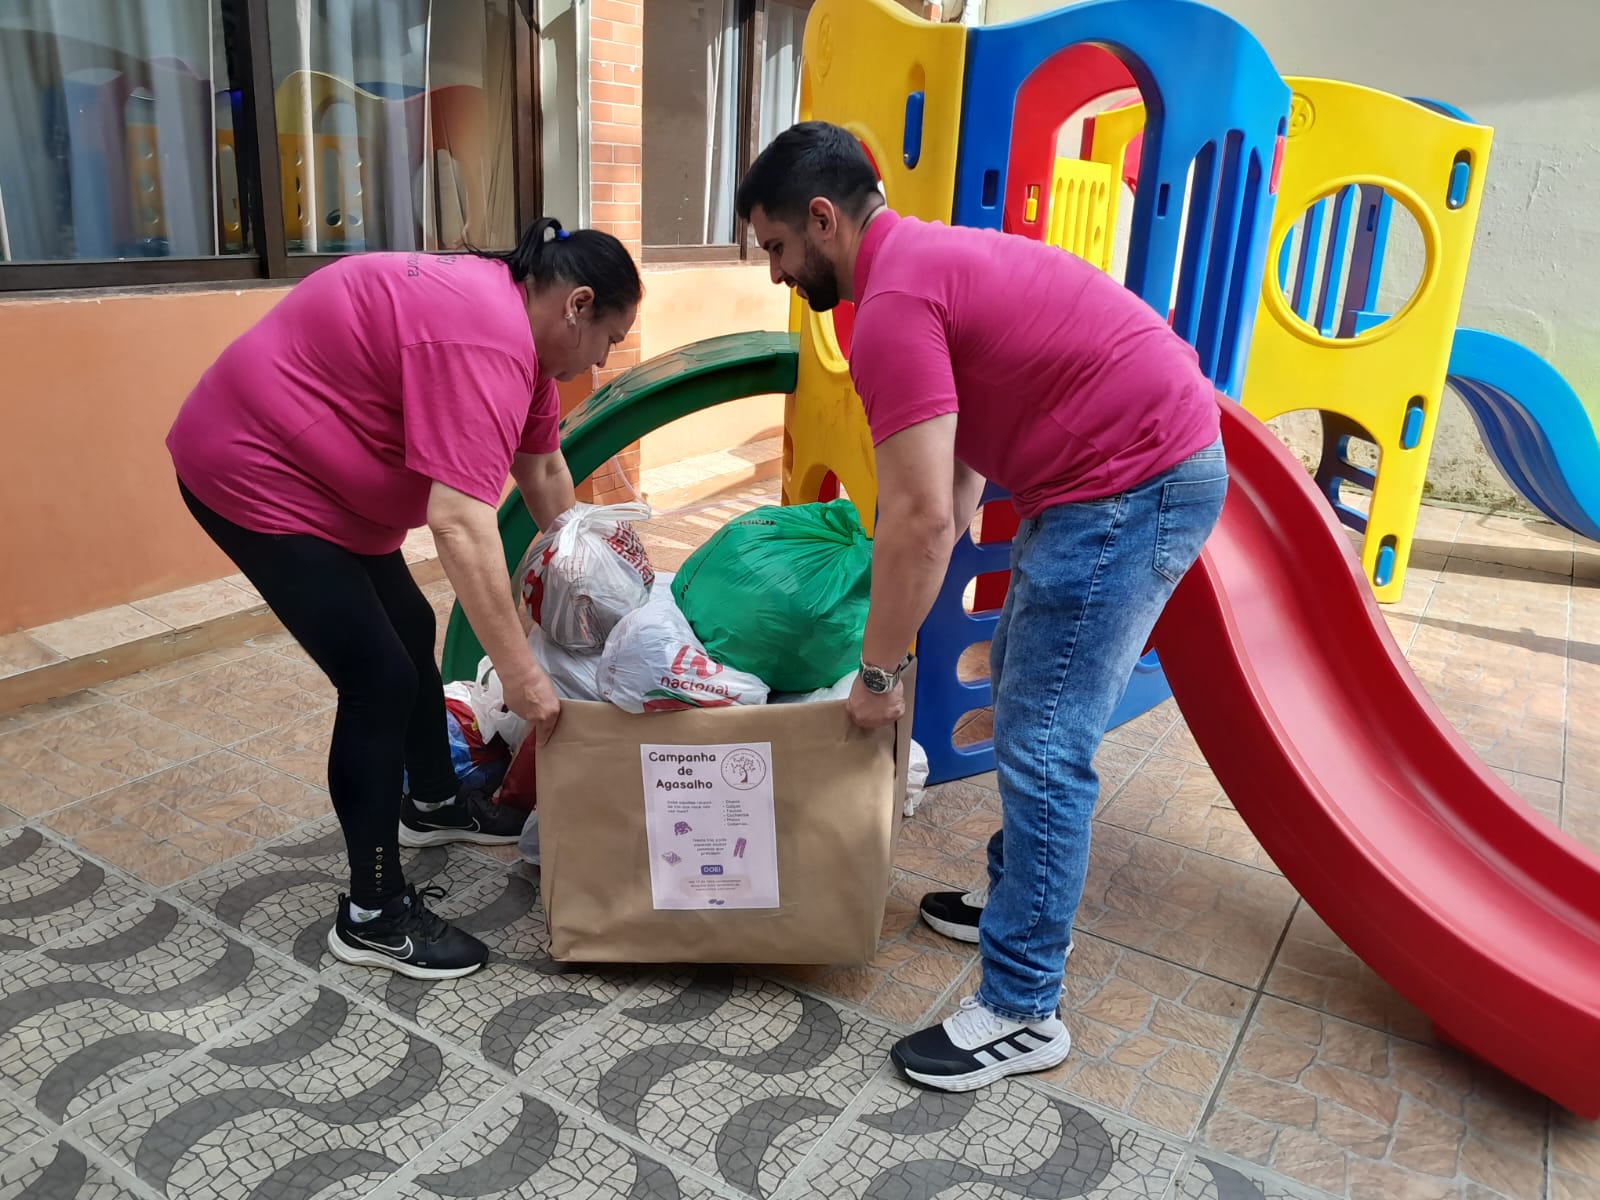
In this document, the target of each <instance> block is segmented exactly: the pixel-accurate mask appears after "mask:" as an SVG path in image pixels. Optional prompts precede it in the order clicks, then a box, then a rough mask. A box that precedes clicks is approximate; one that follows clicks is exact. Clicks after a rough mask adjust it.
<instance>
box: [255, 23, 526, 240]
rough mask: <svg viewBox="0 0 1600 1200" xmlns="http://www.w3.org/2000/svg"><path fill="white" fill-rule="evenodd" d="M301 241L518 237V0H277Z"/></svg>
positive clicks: (284, 156) (280, 104)
mask: <svg viewBox="0 0 1600 1200" xmlns="http://www.w3.org/2000/svg"><path fill="white" fill-rule="evenodd" d="M268 14H269V23H270V26H271V33H272V76H273V83H274V89H273V97H272V102H273V105H274V111H275V113H276V115H277V120H278V164H279V170H280V172H281V174H282V185H283V210H284V212H283V217H284V234H285V237H286V239H287V241H288V244H289V249H290V251H291V252H295V253H307V254H313V253H320V254H329V253H342V252H347V251H359V250H439V249H455V248H459V247H461V246H464V245H467V244H472V245H475V246H482V247H498V246H509V245H511V244H513V243H514V242H515V240H516V181H515V175H514V171H515V167H514V155H513V136H512V122H513V119H514V117H515V113H516V79H515V73H514V71H513V64H512V52H511V51H512V46H511V19H512V7H511V0H269V4H268Z"/></svg>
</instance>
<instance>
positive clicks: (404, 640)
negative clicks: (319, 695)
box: [178, 481, 457, 908]
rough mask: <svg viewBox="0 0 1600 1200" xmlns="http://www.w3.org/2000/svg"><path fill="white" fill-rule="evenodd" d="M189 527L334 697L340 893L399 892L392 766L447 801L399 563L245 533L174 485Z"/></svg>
mask: <svg viewBox="0 0 1600 1200" xmlns="http://www.w3.org/2000/svg"><path fill="white" fill-rule="evenodd" d="M178 488H179V490H180V491H181V492H182V494H183V500H184V503H185V504H187V505H188V506H189V511H190V512H191V513H193V514H194V519H195V520H196V521H198V522H199V523H200V527H201V528H202V529H204V530H205V531H206V533H207V534H209V535H210V537H211V540H212V541H214V542H215V543H216V544H217V545H218V546H219V547H220V548H221V550H222V552H223V553H224V554H226V555H227V556H228V557H229V558H231V559H232V560H233V561H234V562H235V563H236V564H237V565H238V567H239V570H240V571H242V572H244V575H245V578H247V579H248V580H249V581H250V582H251V584H252V585H254V587H255V589H256V590H257V591H258V592H260V593H261V598H262V599H263V600H265V601H266V603H267V605H268V606H269V607H270V608H271V609H272V611H273V613H275V614H276V615H277V617H278V619H279V620H280V621H282V622H283V625H284V628H286V629H287V630H288V631H289V632H290V634H292V635H293V636H294V639H295V641H297V642H299V643H300V645H301V646H303V647H304V648H305V651H306V653H307V654H309V655H310V656H311V657H312V659H313V660H314V661H315V662H316V664H317V666H319V667H321V668H322V670H323V672H324V673H325V674H326V675H327V676H328V678H329V680H331V681H332V683H333V686H334V687H335V688H336V689H337V690H338V693H339V711H338V715H337V717H336V718H335V720H334V723H333V744H332V746H331V747H330V748H329V751H328V792H329V794H330V795H331V796H332V798H333V809H334V812H336V813H338V815H339V823H340V825H342V826H343V827H344V838H345V845H346V847H347V848H348V849H349V852H350V898H351V899H352V900H353V901H355V903H357V904H359V905H361V906H362V907H364V908H376V907H378V906H379V905H380V904H381V903H382V902H383V901H384V900H387V899H389V898H390V897H393V896H395V895H397V894H398V893H399V892H400V891H402V890H403V889H404V887H405V879H404V877H403V876H402V874H401V869H400V844H399V840H398V825H399V819H400V795H401V787H402V783H401V769H402V767H403V768H404V769H405V772H406V773H407V774H408V775H409V781H408V782H409V785H410V786H409V790H410V792H411V795H412V796H413V797H414V798H415V799H416V800H418V801H420V802H422V803H432V802H435V801H440V800H447V799H449V798H450V797H452V796H454V795H455V794H456V790H457V782H456V777H455V771H454V769H453V767H452V766H451V763H450V742H449V736H448V734H447V733H446V730H445V709H444V685H443V683H442V682H441V681H440V679H439V667H438V664H437V663H435V662H434V658H433V639H434V630H435V622H434V616H433V608H432V606H431V605H429V603H428V601H427V598H426V597H425V596H423V594H422V592H421V591H420V590H419V589H418V588H417V584H416V580H414V579H412V577H411V572H410V570H409V569H408V568H407V567H406V563H405V558H404V557H403V556H402V555H401V553H400V552H399V551H398V550H396V551H395V552H394V553H392V554H381V555H367V554H354V553H352V552H351V551H349V550H345V549H343V548H342V547H339V546H335V545H334V544H333V543H332V542H328V541H324V540H323V539H322V538H319V537H313V536H311V535H309V534H273V533H256V532H254V531H253V530H249V529H244V528H242V527H241V526H238V525H235V524H234V523H233V522H232V521H229V520H228V519H227V518H225V517H222V516H219V515H218V514H217V513H215V512H213V511H212V510H211V509H209V508H207V507H206V506H205V505H204V504H203V503H201V502H200V501H199V500H198V499H196V498H195V496H194V494H193V493H192V492H190V491H189V489H188V488H186V487H184V486H183V483H182V482H181V481H180V482H179V484H178Z"/></svg>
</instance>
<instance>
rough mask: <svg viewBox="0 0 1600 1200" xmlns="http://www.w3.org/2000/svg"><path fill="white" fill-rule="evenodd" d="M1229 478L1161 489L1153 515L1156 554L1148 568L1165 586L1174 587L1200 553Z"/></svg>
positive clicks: (1184, 481)
mask: <svg viewBox="0 0 1600 1200" xmlns="http://www.w3.org/2000/svg"><path fill="white" fill-rule="evenodd" d="M1227 493H1228V477H1227V476H1226V475H1218V476H1216V477H1215V478H1212V479H1172V480H1168V481H1167V482H1166V483H1164V484H1162V485H1161V508H1160V512H1159V513H1158V514H1157V515H1156V552H1155V561H1154V563H1152V564H1151V565H1152V566H1153V567H1154V568H1155V571H1156V573H1157V574H1158V575H1160V576H1161V577H1162V578H1163V579H1165V580H1166V581H1167V582H1168V583H1170V584H1173V585H1174V586H1176V585H1177V583H1178V581H1179V580H1180V579H1182V578H1183V575H1184V572H1185V571H1187V570H1188V569H1189V568H1190V567H1192V566H1193V565H1194V560H1195V559H1197V558H1199V557H1200V549H1201V547H1203V546H1204V545H1205V544H1206V539H1207V538H1208V537H1210V536H1211V531H1212V529H1214V528H1215V527H1216V524H1217V518H1218V517H1219V516H1221V515H1222V501H1223V498H1224V497H1225V496H1226V495H1227Z"/></svg>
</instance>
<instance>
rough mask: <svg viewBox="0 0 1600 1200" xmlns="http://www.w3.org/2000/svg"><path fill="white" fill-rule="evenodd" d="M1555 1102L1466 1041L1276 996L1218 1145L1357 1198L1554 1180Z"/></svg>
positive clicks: (1240, 1063)
mask: <svg viewBox="0 0 1600 1200" xmlns="http://www.w3.org/2000/svg"><path fill="white" fill-rule="evenodd" d="M1546 1109H1547V1105H1546V1102H1545V1101H1544V1100H1542V1099H1540V1098H1538V1097H1536V1096H1534V1095H1533V1094H1532V1093H1529V1092H1527V1091H1525V1090H1523V1089H1521V1088H1520V1087H1518V1086H1516V1085H1515V1084H1512V1083H1510V1082H1509V1081H1507V1080H1506V1079H1504V1077H1502V1076H1500V1075H1498V1074H1496V1073H1495V1072H1493V1071H1491V1070H1490V1069H1489V1068H1487V1067H1483V1066H1480V1065H1478V1064H1476V1063H1473V1062H1471V1061H1469V1060H1467V1059H1465V1058H1463V1057H1462V1056H1460V1055H1458V1054H1455V1053H1454V1052H1452V1051H1449V1050H1445V1049H1442V1048H1440V1047H1434V1046H1421V1045H1417V1044H1416V1043H1414V1042H1408V1041H1405V1040H1403V1039H1400V1038H1397V1037H1394V1036H1393V1035H1389V1034H1384V1033H1380V1032H1378V1031H1377V1030H1374V1029H1369V1028H1367V1027H1365V1026H1362V1025H1353V1024H1351V1023H1349V1022H1347V1021H1341V1020H1339V1019H1337V1018H1335V1017H1330V1016H1326V1015H1324V1014H1322V1013H1319V1012H1316V1011H1315V1010H1313V1009H1309V1008H1303V1007H1301V1006H1300V1005H1297V1004H1289V1003H1287V1002H1285V1001H1282V1000H1277V999H1274V998H1272V997H1270V996H1269V997H1266V998H1264V999H1263V1000H1262V1002H1261V1006H1260V1007H1259V1008H1258V1009H1257V1010H1256V1014H1255V1017H1254V1019H1253V1020H1252V1022H1251V1025H1250V1028H1249V1030H1248V1031H1247V1032H1246V1034H1245V1040H1244V1042H1243V1044H1242V1046H1241V1047H1240V1050H1239V1055H1238V1058H1237V1060H1236V1062H1235V1064H1234V1066H1233V1068H1232V1070H1230V1071H1229V1073H1228V1077H1227V1078H1226V1079H1225V1080H1224V1082H1223V1086H1222V1091H1221V1093H1220V1095H1219V1098H1218V1103H1217V1107H1216V1109H1215V1111H1214V1113H1213V1114H1212V1116H1211V1118H1210V1119H1209V1120H1208V1121H1207V1122H1206V1126H1205V1129H1204V1130H1203V1132H1202V1138H1203V1140H1204V1142H1205V1143H1206V1144H1207V1145H1210V1146H1215V1147H1216V1148H1217V1149H1219V1150H1222V1151H1223V1152H1225V1153H1228V1154H1232V1155H1236V1156H1238V1157H1240V1158H1244V1159H1247V1160H1249V1161H1252V1162H1257V1163H1261V1164H1262V1165H1264V1166H1268V1167H1270V1168H1272V1169H1273V1170H1274V1171H1276V1172H1278V1173H1279V1174H1282V1175H1286V1176H1288V1177H1290V1178H1291V1179H1294V1180H1297V1181H1298V1182H1301V1183H1303V1184H1307V1185H1309V1186H1311V1187H1316V1188H1321V1189H1323V1190H1324V1191H1328V1192H1332V1193H1334V1194H1335V1195H1341V1196H1342V1195H1345V1194H1347V1193H1348V1195H1349V1196H1350V1197H1351V1198H1352V1200H1389V1198H1390V1197H1395V1196H1403V1195H1404V1196H1409V1195H1419V1196H1421V1195H1426V1196H1440V1197H1447V1196H1448V1197H1463V1198H1465V1197H1472V1198H1473V1200H1483V1198H1486V1197H1492V1196H1503V1197H1506V1198H1507V1200H1526V1198H1528V1197H1534V1196H1538V1195H1540V1194H1541V1192H1542V1189H1543V1187H1544V1164H1543V1157H1544V1142H1545V1125H1546Z"/></svg>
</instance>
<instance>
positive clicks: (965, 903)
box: [918, 888, 989, 944]
mask: <svg viewBox="0 0 1600 1200" xmlns="http://www.w3.org/2000/svg"><path fill="white" fill-rule="evenodd" d="M987 903H989V889H988V888H980V889H979V890H977V891H975V892H968V893H966V894H965V895H962V894H961V893H960V892H929V893H928V894H927V895H926V896H924V897H923V898H922V903H921V904H920V905H918V911H919V912H921V913H922V919H923V920H924V921H926V922H927V923H928V926H929V928H931V929H933V930H934V931H935V932H938V933H942V934H944V935H945V937H947V938H955V940H956V941H958V942H972V943H974V944H976V943H977V940H978V921H979V919H980V918H981V917H982V916H983V906H984V905H985V904H987Z"/></svg>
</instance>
